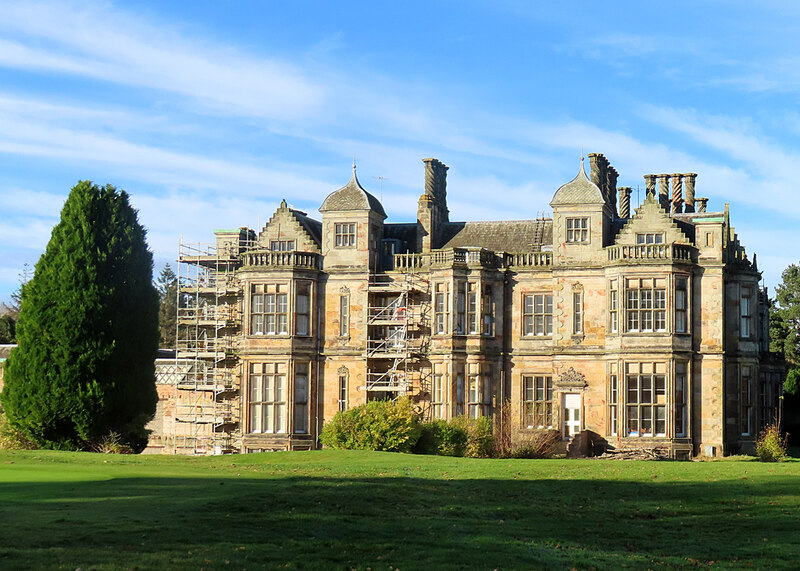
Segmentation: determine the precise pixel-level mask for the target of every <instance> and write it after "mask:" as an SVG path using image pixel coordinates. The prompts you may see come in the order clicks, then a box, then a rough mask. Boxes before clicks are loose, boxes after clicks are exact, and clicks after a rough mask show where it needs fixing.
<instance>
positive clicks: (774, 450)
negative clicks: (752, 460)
mask: <svg viewBox="0 0 800 571" xmlns="http://www.w3.org/2000/svg"><path fill="white" fill-rule="evenodd" d="M786 448H787V442H786V437H785V436H781V431H780V429H779V428H778V425H777V424H771V425H769V426H767V427H766V428H765V429H764V430H763V431H762V432H761V434H760V435H759V437H758V440H756V454H758V458H759V460H761V461H762V462H784V461H785V460H786V457H787V454H786Z"/></svg>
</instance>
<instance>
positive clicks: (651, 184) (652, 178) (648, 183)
mask: <svg viewBox="0 0 800 571" xmlns="http://www.w3.org/2000/svg"><path fill="white" fill-rule="evenodd" d="M644 183H645V188H646V189H647V190H646V191H645V195H646V196H655V195H656V175H654V174H646V175H644Z"/></svg>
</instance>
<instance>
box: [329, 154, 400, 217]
mask: <svg viewBox="0 0 800 571" xmlns="http://www.w3.org/2000/svg"><path fill="white" fill-rule="evenodd" d="M342 210H373V211H375V212H377V213H378V214H380V215H381V216H383V217H384V218H386V211H384V209H383V205H382V204H381V202H380V200H378V199H377V198H375V197H374V196H372V195H371V194H370V193H369V192H367V191H366V190H364V187H362V186H361V183H359V182H358V178H357V177H356V167H355V165H353V175H352V176H351V177H350V181H349V182H348V183H347V184H346V185H344V186H343V187H342V188H340V189H339V190H336V191H334V192H332V193H330V194H329V195H328V196H327V198H326V199H325V200H324V201H323V202H322V206H320V207H319V211H320V212H330V211H342Z"/></svg>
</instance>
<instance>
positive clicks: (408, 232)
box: [383, 222, 417, 250]
mask: <svg viewBox="0 0 800 571" xmlns="http://www.w3.org/2000/svg"><path fill="white" fill-rule="evenodd" d="M383 237H384V238H394V239H395V240H402V241H403V242H405V243H406V246H408V247H410V248H411V249H412V250H414V249H415V248H416V247H417V223H416V222H403V223H390V224H384V225H383Z"/></svg>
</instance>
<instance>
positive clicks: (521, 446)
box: [510, 429, 561, 458]
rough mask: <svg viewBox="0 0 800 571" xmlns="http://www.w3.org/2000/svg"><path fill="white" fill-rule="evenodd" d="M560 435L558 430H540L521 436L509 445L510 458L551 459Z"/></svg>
mask: <svg viewBox="0 0 800 571" xmlns="http://www.w3.org/2000/svg"><path fill="white" fill-rule="evenodd" d="M560 441H561V434H560V433H559V432H558V430H552V429H549V430H548V429H541V430H533V431H531V432H528V433H525V434H524V435H521V436H520V437H519V439H517V440H516V441H515V442H514V443H513V444H512V445H511V453H510V456H511V458H552V457H553V455H554V454H555V453H556V449H557V448H558V444H559V442H560Z"/></svg>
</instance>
